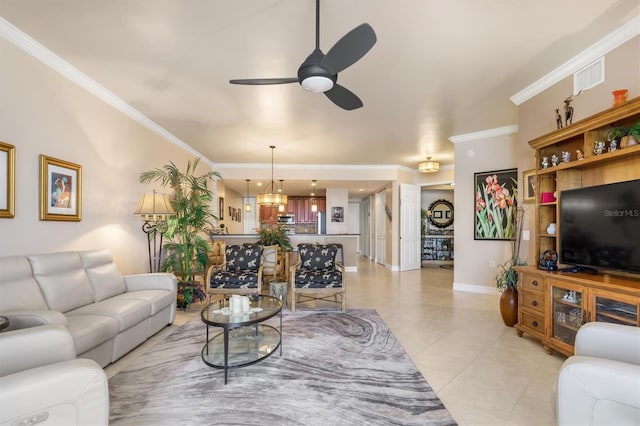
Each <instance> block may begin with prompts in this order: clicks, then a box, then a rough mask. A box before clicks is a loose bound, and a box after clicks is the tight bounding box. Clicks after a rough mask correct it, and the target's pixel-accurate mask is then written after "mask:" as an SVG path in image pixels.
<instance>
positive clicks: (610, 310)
mask: <svg viewBox="0 0 640 426" xmlns="http://www.w3.org/2000/svg"><path fill="white" fill-rule="evenodd" d="M594 299H595V300H594V307H593V318H592V320H594V321H602V322H612V323H615V324H624V325H632V326H639V325H640V323H638V298H637V297H625V296H622V295H619V294H618V295H616V294H610V293H607V292H603V291H595V294H594Z"/></svg>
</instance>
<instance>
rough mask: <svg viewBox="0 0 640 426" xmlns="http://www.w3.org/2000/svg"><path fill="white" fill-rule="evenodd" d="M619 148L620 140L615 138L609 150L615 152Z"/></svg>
mask: <svg viewBox="0 0 640 426" xmlns="http://www.w3.org/2000/svg"><path fill="white" fill-rule="evenodd" d="M617 150H618V141H616V140H615V139H614V140H612V141H611V143H610V144H609V149H608V151H609V152H613V151H617Z"/></svg>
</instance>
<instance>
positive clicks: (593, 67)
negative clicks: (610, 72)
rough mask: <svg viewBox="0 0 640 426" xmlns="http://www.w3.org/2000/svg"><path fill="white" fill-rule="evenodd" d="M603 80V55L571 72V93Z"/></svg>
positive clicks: (588, 87)
mask: <svg viewBox="0 0 640 426" xmlns="http://www.w3.org/2000/svg"><path fill="white" fill-rule="evenodd" d="M602 82H604V56H603V57H602V58H600V59H598V60H597V61H595V62H592V63H590V64H589V65H587V66H586V67H584V68H582V69H581V70H579V71H576V72H575V73H574V74H573V94H574V95H577V94H578V93H580V92H581V91H583V90H587V89H591V88H592V87H595V86H597V85H598V84H600V83H602Z"/></svg>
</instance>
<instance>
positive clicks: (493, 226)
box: [473, 169, 518, 240]
mask: <svg viewBox="0 0 640 426" xmlns="http://www.w3.org/2000/svg"><path fill="white" fill-rule="evenodd" d="M474 188H475V222H474V224H475V226H474V236H473V238H474V239H475V240H511V239H513V238H514V237H515V234H516V213H517V205H516V199H517V198H518V169H508V170H497V171H493V172H483V173H474Z"/></svg>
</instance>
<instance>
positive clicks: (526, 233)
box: [522, 230, 531, 241]
mask: <svg viewBox="0 0 640 426" xmlns="http://www.w3.org/2000/svg"><path fill="white" fill-rule="evenodd" d="M530 238H531V232H529V231H528V230H524V231H522V239H523V240H524V241H529V239H530Z"/></svg>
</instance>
